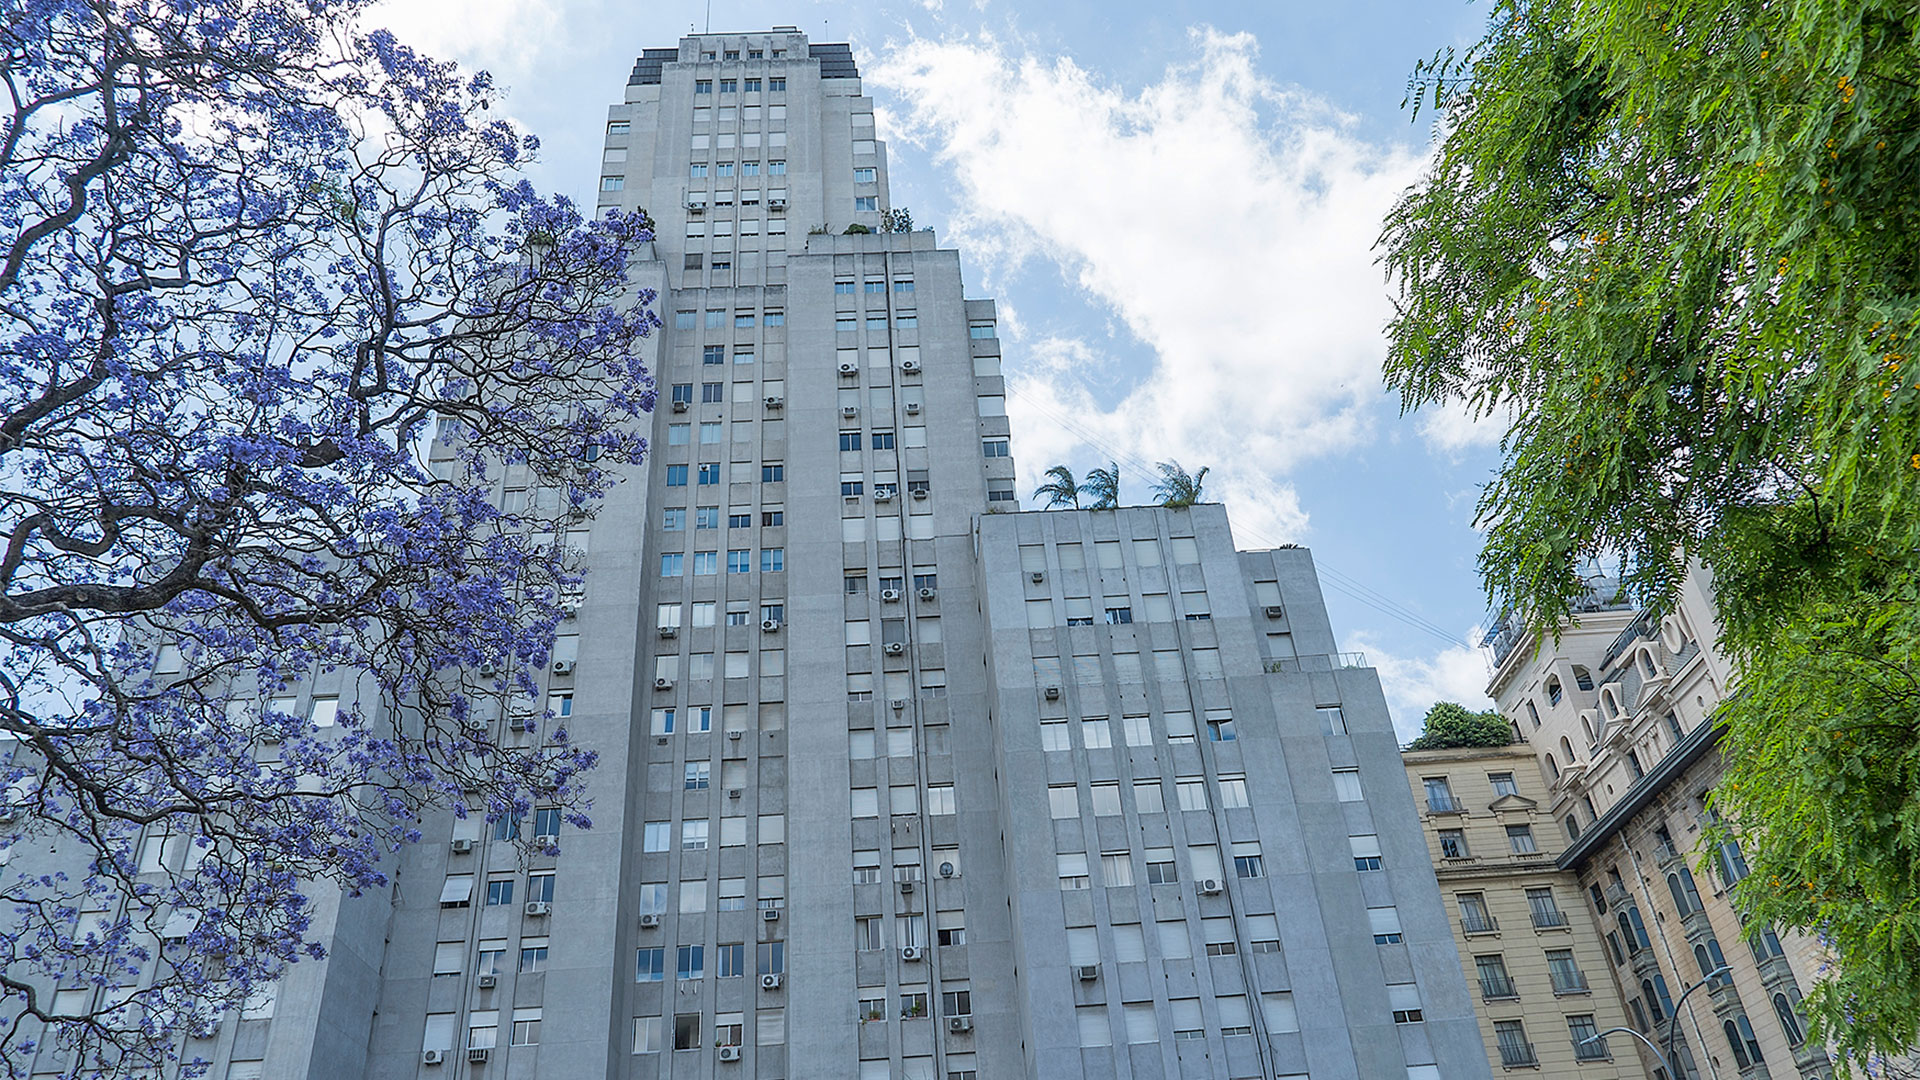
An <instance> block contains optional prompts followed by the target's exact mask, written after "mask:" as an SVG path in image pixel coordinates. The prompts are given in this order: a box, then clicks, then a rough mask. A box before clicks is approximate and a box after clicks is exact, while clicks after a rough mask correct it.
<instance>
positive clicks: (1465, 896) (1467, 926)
mask: <svg viewBox="0 0 1920 1080" xmlns="http://www.w3.org/2000/svg"><path fill="white" fill-rule="evenodd" d="M1455 900H1457V901H1458V903H1459V905H1460V926H1461V928H1462V929H1464V930H1465V931H1466V932H1467V933H1469V934H1491V933H1493V932H1494V931H1495V930H1497V929H1499V926H1498V924H1497V923H1495V922H1494V920H1493V916H1492V915H1491V914H1490V913H1488V911H1487V898H1486V896H1485V895H1483V894H1481V893H1459V894H1458V895H1457V896H1456V897H1455Z"/></svg>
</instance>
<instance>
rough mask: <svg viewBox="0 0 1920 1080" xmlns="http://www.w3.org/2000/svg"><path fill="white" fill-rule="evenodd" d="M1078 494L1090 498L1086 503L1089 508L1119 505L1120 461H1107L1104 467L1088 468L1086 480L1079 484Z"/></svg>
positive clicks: (1098, 508) (1099, 508)
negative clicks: (1090, 500)
mask: <svg viewBox="0 0 1920 1080" xmlns="http://www.w3.org/2000/svg"><path fill="white" fill-rule="evenodd" d="M1080 494H1082V495H1085V496H1087V497H1089V498H1091V499H1092V500H1093V501H1092V502H1090V503H1088V504H1087V509H1089V510H1112V509H1113V508H1114V507H1116V506H1119V505H1120V463H1119V462H1117V461H1114V462H1108V463H1107V467H1106V468H1104V469H1088V470H1087V482H1086V483H1084V484H1081V485H1080Z"/></svg>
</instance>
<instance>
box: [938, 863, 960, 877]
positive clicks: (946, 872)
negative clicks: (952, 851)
mask: <svg viewBox="0 0 1920 1080" xmlns="http://www.w3.org/2000/svg"><path fill="white" fill-rule="evenodd" d="M958 872H959V871H958V870H957V869H955V867H954V865H953V864H952V863H950V862H943V863H941V864H940V876H941V877H943V878H950V877H952V876H953V875H954V874H956V873H958Z"/></svg>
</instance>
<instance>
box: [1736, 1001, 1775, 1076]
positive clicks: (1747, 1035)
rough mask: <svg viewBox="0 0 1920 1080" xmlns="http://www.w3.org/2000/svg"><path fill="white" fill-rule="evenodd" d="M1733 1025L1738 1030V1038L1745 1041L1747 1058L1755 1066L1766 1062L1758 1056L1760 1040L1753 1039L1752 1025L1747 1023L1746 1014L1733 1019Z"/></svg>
mask: <svg viewBox="0 0 1920 1080" xmlns="http://www.w3.org/2000/svg"><path fill="white" fill-rule="evenodd" d="M1733 1022H1734V1025H1735V1026H1736V1027H1738V1028H1739V1030H1740V1038H1741V1039H1743V1040H1745V1041H1746V1044H1747V1056H1748V1057H1750V1058H1752V1059H1753V1063H1754V1064H1755V1065H1758V1064H1760V1063H1761V1062H1763V1061H1765V1060H1767V1059H1766V1058H1763V1057H1761V1056H1760V1040H1759V1039H1756V1038H1754V1037H1753V1025H1752V1024H1750V1023H1748V1022H1747V1014H1746V1013H1741V1014H1740V1015H1739V1016H1736V1017H1734V1018H1733Z"/></svg>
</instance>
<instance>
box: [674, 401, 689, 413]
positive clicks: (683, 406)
mask: <svg viewBox="0 0 1920 1080" xmlns="http://www.w3.org/2000/svg"><path fill="white" fill-rule="evenodd" d="M673 411H674V412H686V411H687V403H686V402H684V401H676V402H674V403H673Z"/></svg>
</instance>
